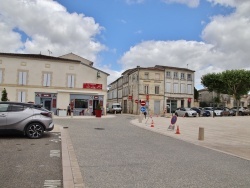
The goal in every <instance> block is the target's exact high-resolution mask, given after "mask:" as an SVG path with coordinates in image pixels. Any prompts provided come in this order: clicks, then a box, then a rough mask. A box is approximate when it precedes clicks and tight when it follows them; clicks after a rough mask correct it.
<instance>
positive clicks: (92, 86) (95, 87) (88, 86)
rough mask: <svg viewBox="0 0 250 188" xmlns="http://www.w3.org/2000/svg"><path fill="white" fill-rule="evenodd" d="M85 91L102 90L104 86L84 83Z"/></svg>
mask: <svg viewBox="0 0 250 188" xmlns="http://www.w3.org/2000/svg"><path fill="white" fill-rule="evenodd" d="M83 88H84V89H102V84H93V83H84V84H83Z"/></svg>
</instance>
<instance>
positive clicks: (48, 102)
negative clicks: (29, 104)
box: [35, 92, 57, 113]
mask: <svg viewBox="0 0 250 188" xmlns="http://www.w3.org/2000/svg"><path fill="white" fill-rule="evenodd" d="M56 103H57V94H56V93H41V92H35V104H41V105H42V106H43V107H44V108H45V109H47V110H49V111H52V112H54V113H56V110H57V107H56Z"/></svg>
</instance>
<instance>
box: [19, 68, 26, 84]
mask: <svg viewBox="0 0 250 188" xmlns="http://www.w3.org/2000/svg"><path fill="white" fill-rule="evenodd" d="M18 76H19V78H18V83H19V85H26V84H27V72H24V71H20V72H19V73H18Z"/></svg>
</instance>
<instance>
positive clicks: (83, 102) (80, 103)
mask: <svg viewBox="0 0 250 188" xmlns="http://www.w3.org/2000/svg"><path fill="white" fill-rule="evenodd" d="M75 108H88V100H87V99H75Z"/></svg>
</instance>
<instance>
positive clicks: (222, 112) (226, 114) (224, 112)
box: [214, 107, 230, 116]
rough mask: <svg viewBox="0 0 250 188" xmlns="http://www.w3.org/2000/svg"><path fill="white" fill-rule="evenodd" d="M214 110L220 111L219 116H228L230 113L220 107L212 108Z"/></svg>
mask: <svg viewBox="0 0 250 188" xmlns="http://www.w3.org/2000/svg"><path fill="white" fill-rule="evenodd" d="M214 109H215V110H220V111H221V116H230V112H229V110H228V109H226V108H220V107H216V108H214Z"/></svg>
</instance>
